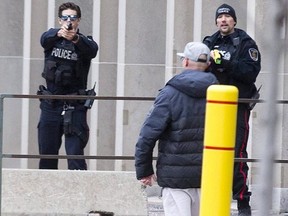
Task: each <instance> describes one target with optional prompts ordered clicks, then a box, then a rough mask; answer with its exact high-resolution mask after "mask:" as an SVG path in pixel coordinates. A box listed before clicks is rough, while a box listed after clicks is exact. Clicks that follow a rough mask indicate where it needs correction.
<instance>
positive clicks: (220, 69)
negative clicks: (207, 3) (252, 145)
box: [203, 4, 261, 216]
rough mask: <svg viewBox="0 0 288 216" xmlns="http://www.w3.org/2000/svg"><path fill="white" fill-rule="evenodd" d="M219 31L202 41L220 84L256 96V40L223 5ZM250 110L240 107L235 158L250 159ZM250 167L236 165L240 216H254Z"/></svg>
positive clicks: (258, 61)
mask: <svg viewBox="0 0 288 216" xmlns="http://www.w3.org/2000/svg"><path fill="white" fill-rule="evenodd" d="M215 21H216V25H217V27H218V31H217V32H216V33H214V34H213V35H211V36H207V37H205V38H204V40H203V42H204V43H205V44H206V45H207V46H208V47H209V48H210V49H211V57H212V64H211V68H210V69H211V71H212V72H213V73H214V74H215V75H216V77H217V79H218V80H219V82H220V84H227V85H234V86H236V87H237V88H238V90H239V97H240V98H251V97H252V96H253V95H254V94H256V93H257V91H256V86H255V84H254V83H255V81H256V77H257V76H258V74H259V72H260V69H261V56H260V53H259V50H258V47H257V45H256V43H255V41H254V40H253V39H252V38H251V37H250V36H249V35H248V34H247V33H246V32H245V31H243V30H241V29H237V28H235V25H236V23H237V17H236V13H235V10H234V9H233V8H232V7H231V6H230V5H227V4H223V5H221V6H220V7H218V8H217V10H216V16H215ZM250 110H251V107H249V105H248V104H239V106H238V114H237V132H236V144H235V157H237V158H247V157H248V155H247V150H246V149H247V141H248V133H249V125H248V121H249V116H250ZM247 173H248V166H247V163H245V162H240V163H235V165H234V180H233V199H236V200H237V206H238V211H239V213H238V214H239V215H241V216H246V215H251V207H250V204H249V201H250V196H251V192H249V191H248V186H247V184H246V181H247Z"/></svg>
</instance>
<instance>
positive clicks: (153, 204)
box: [148, 196, 288, 216]
mask: <svg viewBox="0 0 288 216" xmlns="http://www.w3.org/2000/svg"><path fill="white" fill-rule="evenodd" d="M148 211H149V215H148V216H165V215H164V211H163V205H162V200H161V198H160V197H159V196H150V197H148ZM257 212H258V211H257V210H253V211H252V216H254V215H255V216H258V215H257ZM270 215H271V216H288V213H282V214H279V213H277V212H271V214H270ZM231 216H238V211H237V206H236V203H235V202H232V204H231Z"/></svg>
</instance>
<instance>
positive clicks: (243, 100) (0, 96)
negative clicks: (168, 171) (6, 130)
mask: <svg viewBox="0 0 288 216" xmlns="http://www.w3.org/2000/svg"><path fill="white" fill-rule="evenodd" d="M5 98H18V99H56V100H60V99H65V100H86V99H94V100H130V101H154V100H155V97H118V96H117V97H114V96H83V95H27V94H26V95H25V94H0V215H1V202H2V159H3V158H27V159H40V158H44V159H96V160H134V156H114V155H110V156H109V155H106V156H100V155H32V154H3V114H4V99H5ZM265 102H266V101H265V100H261V99H246V98H239V100H238V103H265ZM276 103H277V104H288V100H277V101H276ZM153 160H157V157H153ZM235 162H253V163H254V162H260V159H255V158H235ZM274 163H288V159H281V160H274Z"/></svg>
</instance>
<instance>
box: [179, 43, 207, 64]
mask: <svg viewBox="0 0 288 216" xmlns="http://www.w3.org/2000/svg"><path fill="white" fill-rule="evenodd" d="M177 55H178V56H180V57H184V58H188V59H190V60H191V61H194V62H209V60H210V49H209V48H208V47H207V46H206V45H205V44H204V43H201V42H189V43H187V44H186V46H185V49H184V52H183V53H177ZM201 55H206V56H207V59H202V58H199V57H200V56H201Z"/></svg>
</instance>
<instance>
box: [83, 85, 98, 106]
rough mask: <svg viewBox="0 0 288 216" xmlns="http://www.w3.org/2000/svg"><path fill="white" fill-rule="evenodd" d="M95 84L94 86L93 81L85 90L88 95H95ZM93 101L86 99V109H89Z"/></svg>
mask: <svg viewBox="0 0 288 216" xmlns="http://www.w3.org/2000/svg"><path fill="white" fill-rule="evenodd" d="M95 86H96V82H95V83H94V86H93V88H92V89H90V90H88V91H87V95H88V96H95V95H96V92H95ZM93 102H94V99H86V101H85V104H84V107H86V108H87V109H91V107H92V105H93Z"/></svg>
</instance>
